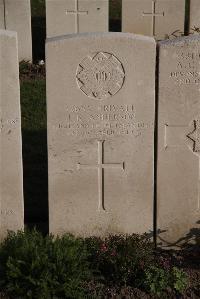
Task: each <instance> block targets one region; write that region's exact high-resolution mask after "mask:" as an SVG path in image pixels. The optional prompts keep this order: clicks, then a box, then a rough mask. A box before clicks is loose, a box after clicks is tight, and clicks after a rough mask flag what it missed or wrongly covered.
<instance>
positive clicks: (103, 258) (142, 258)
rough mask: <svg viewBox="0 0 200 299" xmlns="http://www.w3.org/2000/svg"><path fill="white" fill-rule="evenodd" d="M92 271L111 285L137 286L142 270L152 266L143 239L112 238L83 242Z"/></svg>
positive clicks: (150, 250)
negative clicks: (85, 245)
mask: <svg viewBox="0 0 200 299" xmlns="http://www.w3.org/2000/svg"><path fill="white" fill-rule="evenodd" d="M86 243H87V247H88V251H89V253H90V263H91V264H92V268H93V269H95V270H96V272H97V273H99V275H100V277H101V278H102V279H103V281H106V282H107V283H110V284H113V283H115V284H120V285H128V284H129V285H132V286H137V287H138V286H139V285H140V284H141V281H142V276H143V273H144V268H145V267H147V266H148V265H149V264H151V263H152V262H153V247H152V244H151V243H150V241H149V240H148V239H147V238H146V236H138V235H132V236H111V237H109V238H106V239H105V240H101V239H99V238H90V239H87V240H86Z"/></svg>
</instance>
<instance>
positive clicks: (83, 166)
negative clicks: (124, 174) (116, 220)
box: [77, 141, 125, 211]
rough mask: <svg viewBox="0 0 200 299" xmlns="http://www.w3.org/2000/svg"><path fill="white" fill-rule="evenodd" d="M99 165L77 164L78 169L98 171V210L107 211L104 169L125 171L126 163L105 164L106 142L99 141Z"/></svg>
mask: <svg viewBox="0 0 200 299" xmlns="http://www.w3.org/2000/svg"><path fill="white" fill-rule="evenodd" d="M97 143H98V164H93V165H91V164H80V163H78V164H77V169H78V170H80V169H97V170H98V194H99V204H98V210H99V211H105V210H106V209H105V203H104V169H121V170H124V169H125V167H124V162H122V163H104V141H98V142H97Z"/></svg>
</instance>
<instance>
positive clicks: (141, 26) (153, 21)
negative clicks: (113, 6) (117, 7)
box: [122, 0, 185, 40]
mask: <svg viewBox="0 0 200 299" xmlns="http://www.w3.org/2000/svg"><path fill="white" fill-rule="evenodd" d="M184 22H185V0H173V1H172V0H122V31H123V32H131V33H137V34H144V35H147V36H154V37H155V38H156V39H158V40H161V39H165V38H168V36H170V35H172V33H174V32H175V31H181V32H184ZM177 34H178V32H177Z"/></svg>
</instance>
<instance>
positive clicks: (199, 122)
mask: <svg viewBox="0 0 200 299" xmlns="http://www.w3.org/2000/svg"><path fill="white" fill-rule="evenodd" d="M158 99H159V104H158V107H159V110H158V173H157V186H158V193H157V197H158V238H159V240H160V242H162V243H163V244H165V245H168V246H173V245H180V244H181V243H182V242H187V241H189V240H190V239H192V238H194V237H195V228H196V227H198V221H199V219H200V217H199V215H200V109H199V108H200V37H198V36H193V37H185V38H178V39H176V40H174V41H165V42H161V43H160V53H159V98H158Z"/></svg>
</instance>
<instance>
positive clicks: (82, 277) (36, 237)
mask: <svg viewBox="0 0 200 299" xmlns="http://www.w3.org/2000/svg"><path fill="white" fill-rule="evenodd" d="M90 275H91V272H90V271H89V267H88V261H87V251H86V247H85V245H84V241H83V240H81V239H75V238H74V237H72V236H69V235H66V236H63V237H62V238H56V239H55V240H54V239H53V237H52V236H47V237H43V236H42V235H41V234H40V233H38V232H36V231H33V232H29V231H26V232H25V233H23V232H18V233H17V234H14V233H10V234H9V236H8V238H7V239H6V240H5V241H4V242H3V244H2V245H1V247H0V286H1V289H2V290H3V291H5V292H6V293H7V294H8V295H10V296H14V298H20V299H22V298H24V299H25V298H31V299H33V298H34V299H48V298H83V296H84V294H85V292H84V288H83V287H82V284H83V282H85V281H87V279H89V277H90ZM53 296H54V297H53Z"/></svg>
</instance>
